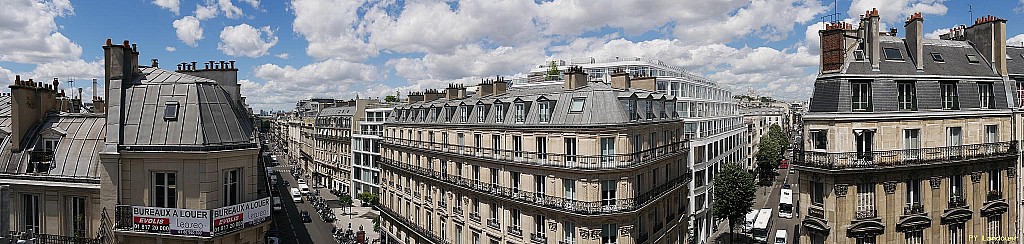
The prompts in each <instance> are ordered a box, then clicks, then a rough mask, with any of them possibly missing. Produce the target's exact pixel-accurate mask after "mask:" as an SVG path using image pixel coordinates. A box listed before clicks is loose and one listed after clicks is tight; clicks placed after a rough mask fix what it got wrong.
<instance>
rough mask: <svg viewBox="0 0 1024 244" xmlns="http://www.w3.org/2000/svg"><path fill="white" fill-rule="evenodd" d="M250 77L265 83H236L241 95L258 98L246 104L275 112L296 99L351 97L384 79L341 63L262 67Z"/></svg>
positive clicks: (371, 71) (356, 65)
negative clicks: (270, 108)
mask: <svg viewBox="0 0 1024 244" xmlns="http://www.w3.org/2000/svg"><path fill="white" fill-rule="evenodd" d="M253 74H254V75H255V76H256V77H257V78H260V79H262V80H264V81H265V82H264V83H263V84H259V83H255V82H251V81H248V80H243V81H239V83H240V84H242V93H243V94H254V95H256V94H258V96H250V99H249V100H247V101H248V102H249V103H252V104H259V105H262V106H265V107H272V108H275V109H283V108H287V106H288V104H291V105H294V104H295V100H296V99H301V98H310V97H312V96H317V97H354V95H355V94H357V92H358V91H360V90H359V89H358V88H359V87H360V86H364V85H365V84H372V83H373V81H377V80H384V79H387V76H386V75H384V73H383V72H381V71H380V70H379V69H378V68H376V67H374V66H372V65H367V64H362V63H355V62H348V61H345V60H341V59H328V60H324V61H319V62H314V63H312V64H309V65H306V66H302V67H298V68H296V67H293V66H283V67H282V66H278V65H276V64H263V65H260V66H257V67H256V68H255V69H254V70H253Z"/></svg>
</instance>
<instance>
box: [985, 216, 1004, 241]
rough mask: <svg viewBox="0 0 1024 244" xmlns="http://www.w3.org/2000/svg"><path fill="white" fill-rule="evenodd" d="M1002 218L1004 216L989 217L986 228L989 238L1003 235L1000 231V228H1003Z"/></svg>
mask: <svg viewBox="0 0 1024 244" xmlns="http://www.w3.org/2000/svg"><path fill="white" fill-rule="evenodd" d="M1002 217H1003V216H1002V215H996V216H992V217H988V223H987V226H986V230H987V231H986V232H987V233H988V236H992V237H996V236H1001V235H1002V231H1000V228H1002V227H1003V226H1002V224H1001V222H1002V221H1001V219H1000V218H1002Z"/></svg>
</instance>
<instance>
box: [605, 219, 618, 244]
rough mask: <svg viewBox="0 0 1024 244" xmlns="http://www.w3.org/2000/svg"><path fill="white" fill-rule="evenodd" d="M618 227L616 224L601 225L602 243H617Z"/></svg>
mask: <svg viewBox="0 0 1024 244" xmlns="http://www.w3.org/2000/svg"><path fill="white" fill-rule="evenodd" d="M617 233H618V227H617V226H615V224H604V225H601V243H602V244H615V243H617V242H618V239H619V237H618V235H617Z"/></svg>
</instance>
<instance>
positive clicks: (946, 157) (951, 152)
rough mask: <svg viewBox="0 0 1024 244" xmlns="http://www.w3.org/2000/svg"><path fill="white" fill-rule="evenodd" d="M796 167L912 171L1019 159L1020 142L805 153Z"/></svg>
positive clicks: (797, 159)
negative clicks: (977, 160)
mask: <svg viewBox="0 0 1024 244" xmlns="http://www.w3.org/2000/svg"><path fill="white" fill-rule="evenodd" d="M798 153H800V154H803V156H802V157H800V156H797V157H796V160H795V162H794V163H795V164H796V165H798V166H803V167H808V168H818V169H825V170H848V169H880V168H893V167H910V166H917V165H927V164H940V163H949V162H955V161H962V160H976V159H988V158H1000V157H1013V156H1017V153H1018V151H1017V141H1008V142H995V143H983V144H970V145H962V146H949V147H934V148H921V149H906V150H890V151H872V152H866V153H864V152H843V153H829V152H818V151H802V152H798Z"/></svg>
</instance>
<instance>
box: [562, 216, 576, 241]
mask: <svg viewBox="0 0 1024 244" xmlns="http://www.w3.org/2000/svg"><path fill="white" fill-rule="evenodd" d="M564 225H565V228H562V230H563V232H564V234H565V235H564V236H565V243H567V244H575V243H576V224H574V223H573V222H568V221H566V222H565V224H564Z"/></svg>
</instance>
